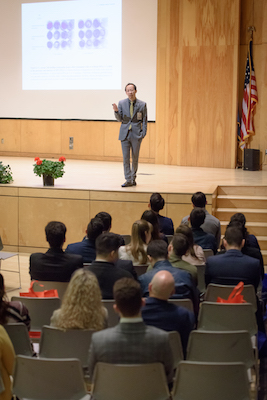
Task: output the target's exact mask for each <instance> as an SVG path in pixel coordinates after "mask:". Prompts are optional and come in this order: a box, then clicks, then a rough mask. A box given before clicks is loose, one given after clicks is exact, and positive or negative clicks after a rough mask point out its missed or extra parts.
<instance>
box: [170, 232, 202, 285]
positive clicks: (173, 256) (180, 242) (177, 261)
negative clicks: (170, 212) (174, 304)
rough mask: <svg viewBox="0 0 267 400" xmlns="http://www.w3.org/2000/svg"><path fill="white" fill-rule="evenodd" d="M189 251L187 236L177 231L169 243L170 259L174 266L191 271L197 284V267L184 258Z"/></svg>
mask: <svg viewBox="0 0 267 400" xmlns="http://www.w3.org/2000/svg"><path fill="white" fill-rule="evenodd" d="M189 229H190V228H189ZM188 251H189V243H188V240H187V237H186V236H185V235H183V234H182V233H176V234H175V235H174V236H173V239H172V241H171V243H170V245H169V261H170V263H171V265H172V266H173V267H175V268H179V269H183V270H185V271H187V272H189V274H190V275H191V278H192V280H193V282H194V284H195V285H196V286H197V282H198V281H197V267H195V265H192V264H189V263H188V262H187V261H184V260H183V259H182V257H183V256H184V255H185V254H187V253H188Z"/></svg>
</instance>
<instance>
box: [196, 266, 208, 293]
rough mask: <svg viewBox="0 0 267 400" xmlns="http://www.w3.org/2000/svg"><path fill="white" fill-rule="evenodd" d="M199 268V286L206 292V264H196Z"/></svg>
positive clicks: (201, 290) (202, 291)
mask: <svg viewBox="0 0 267 400" xmlns="http://www.w3.org/2000/svg"><path fill="white" fill-rule="evenodd" d="M196 268H197V287H198V290H199V291H200V293H204V292H206V283H205V270H206V264H202V265H196Z"/></svg>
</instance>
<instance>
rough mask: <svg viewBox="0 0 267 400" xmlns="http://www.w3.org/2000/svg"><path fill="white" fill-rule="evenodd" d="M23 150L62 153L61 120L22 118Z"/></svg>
mask: <svg viewBox="0 0 267 400" xmlns="http://www.w3.org/2000/svg"><path fill="white" fill-rule="evenodd" d="M21 152H22V153H23V152H25V153H35V154H36V156H41V155H42V154H46V153H52V154H60V153H61V121H48V120H45V121H43V120H21Z"/></svg>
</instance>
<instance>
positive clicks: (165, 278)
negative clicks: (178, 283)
mask: <svg viewBox="0 0 267 400" xmlns="http://www.w3.org/2000/svg"><path fill="white" fill-rule="evenodd" d="M148 289H149V297H148V298H147V299H146V304H145V306H144V307H143V308H142V317H143V320H144V322H145V324H146V325H152V326H156V327H157V328H160V329H163V330H164V331H177V332H179V334H180V337H181V342H182V346H183V352H184V357H185V356H186V347H187V342H188V338H189V334H190V332H191V331H192V329H194V326H195V316H194V314H193V313H192V312H191V311H189V310H187V309H186V308H184V307H179V306H176V305H175V304H173V303H170V302H168V299H169V298H170V296H172V295H173V294H174V293H175V282H174V279H173V276H172V274H171V273H170V272H169V271H164V270H163V271H159V272H157V273H156V274H155V275H154V276H153V278H152V281H151V282H150V283H149V285H148Z"/></svg>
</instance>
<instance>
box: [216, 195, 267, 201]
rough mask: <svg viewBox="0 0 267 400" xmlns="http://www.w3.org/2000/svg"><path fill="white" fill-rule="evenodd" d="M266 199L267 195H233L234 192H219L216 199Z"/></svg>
mask: <svg viewBox="0 0 267 400" xmlns="http://www.w3.org/2000/svg"><path fill="white" fill-rule="evenodd" d="M218 199H221V200H267V196H246V195H234V194H225V195H224V194H223V195H222V194H219V195H218V196H217V200H218Z"/></svg>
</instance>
